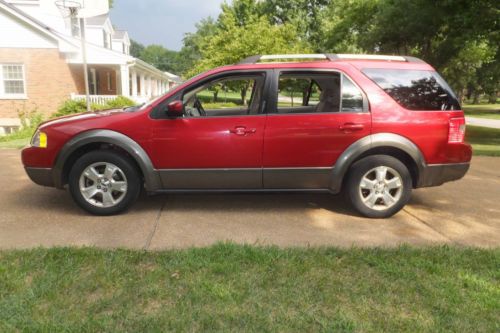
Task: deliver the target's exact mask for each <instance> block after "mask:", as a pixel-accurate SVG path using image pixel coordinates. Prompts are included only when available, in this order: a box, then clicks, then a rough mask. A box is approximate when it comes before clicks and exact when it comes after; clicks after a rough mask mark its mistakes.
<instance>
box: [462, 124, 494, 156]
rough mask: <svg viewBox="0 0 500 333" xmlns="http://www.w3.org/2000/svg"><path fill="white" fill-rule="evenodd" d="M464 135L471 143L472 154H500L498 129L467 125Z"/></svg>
mask: <svg viewBox="0 0 500 333" xmlns="http://www.w3.org/2000/svg"><path fill="white" fill-rule="evenodd" d="M465 136H466V138H465V139H466V141H467V142H469V143H470V144H472V148H473V149H474V155H483V156H500V129H495V128H487V127H479V126H467V130H466V132H465Z"/></svg>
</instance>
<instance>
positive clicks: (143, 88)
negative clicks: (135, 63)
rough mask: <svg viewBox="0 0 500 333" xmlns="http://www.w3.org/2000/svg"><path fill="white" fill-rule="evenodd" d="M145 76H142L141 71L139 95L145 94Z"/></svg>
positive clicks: (143, 95)
mask: <svg viewBox="0 0 500 333" xmlns="http://www.w3.org/2000/svg"><path fill="white" fill-rule="evenodd" d="M146 91H147V90H146V77H145V76H144V73H141V97H145V96H146Z"/></svg>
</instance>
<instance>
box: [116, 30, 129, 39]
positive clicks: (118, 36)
mask: <svg viewBox="0 0 500 333" xmlns="http://www.w3.org/2000/svg"><path fill="white" fill-rule="evenodd" d="M126 35H127V32H126V31H125V30H115V32H114V33H113V38H114V39H123V38H124V37H125V36H126Z"/></svg>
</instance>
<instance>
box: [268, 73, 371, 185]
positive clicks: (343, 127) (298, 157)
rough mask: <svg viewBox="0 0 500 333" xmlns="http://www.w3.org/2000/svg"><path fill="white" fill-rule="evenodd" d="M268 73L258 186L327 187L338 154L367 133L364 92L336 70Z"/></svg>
mask: <svg viewBox="0 0 500 333" xmlns="http://www.w3.org/2000/svg"><path fill="white" fill-rule="evenodd" d="M274 78H275V79H274V84H273V88H272V89H273V91H274V93H273V96H274V99H275V100H274V101H271V100H270V103H272V104H273V105H274V106H275V107H274V108H272V110H271V113H269V116H268V120H267V124H266V130H265V133H264V153H263V166H264V170H263V180H264V188H267V189H278V188H281V189H327V188H328V187H329V184H330V182H331V174H332V168H333V166H334V165H335V163H336V161H337V158H338V157H339V156H340V154H342V152H343V151H344V150H345V149H346V148H347V147H349V145H351V144H352V143H354V142H355V141H357V140H358V139H360V138H362V137H364V136H366V135H369V134H370V132H371V115H370V113H369V110H368V102H367V99H366V96H365V95H364V93H363V92H362V91H361V89H360V88H359V87H358V86H357V85H356V84H355V83H354V82H353V81H352V80H351V79H350V78H349V77H348V76H346V75H345V74H343V73H341V72H337V71H324V72H322V71H317V70H315V71H307V70H305V71H304V70H300V71H286V70H281V71H276V72H275V75H274ZM270 94H271V93H270Z"/></svg>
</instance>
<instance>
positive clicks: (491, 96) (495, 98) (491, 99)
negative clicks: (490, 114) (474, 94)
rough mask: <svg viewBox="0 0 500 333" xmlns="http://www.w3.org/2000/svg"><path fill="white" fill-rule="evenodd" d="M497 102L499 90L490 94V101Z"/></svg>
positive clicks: (491, 102)
mask: <svg viewBox="0 0 500 333" xmlns="http://www.w3.org/2000/svg"><path fill="white" fill-rule="evenodd" d="M496 102H497V92H494V93H493V94H490V95H489V96H488V103H490V104H495V103H496Z"/></svg>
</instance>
